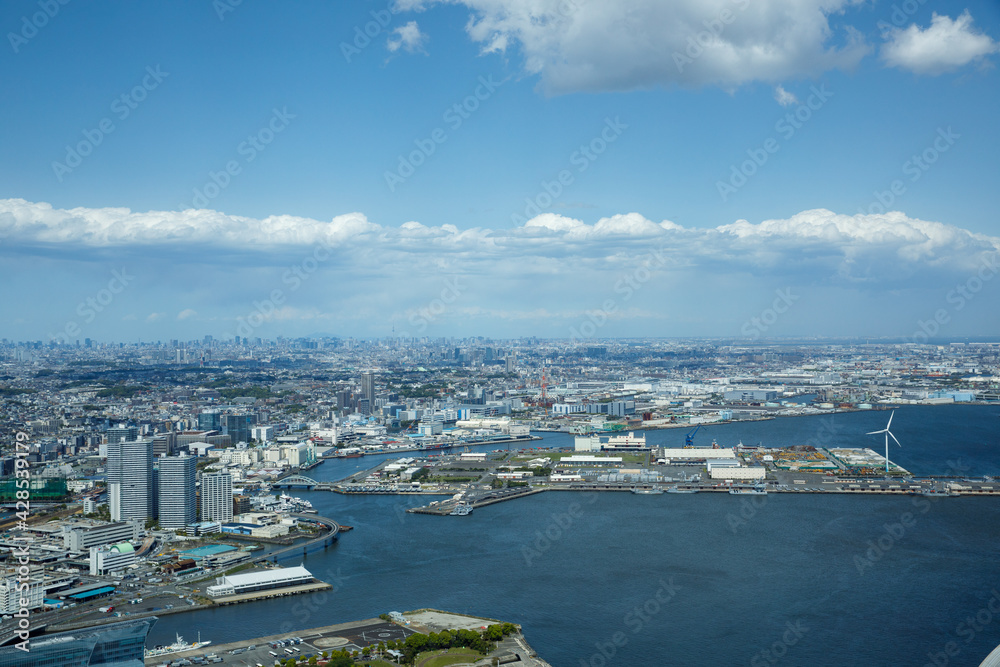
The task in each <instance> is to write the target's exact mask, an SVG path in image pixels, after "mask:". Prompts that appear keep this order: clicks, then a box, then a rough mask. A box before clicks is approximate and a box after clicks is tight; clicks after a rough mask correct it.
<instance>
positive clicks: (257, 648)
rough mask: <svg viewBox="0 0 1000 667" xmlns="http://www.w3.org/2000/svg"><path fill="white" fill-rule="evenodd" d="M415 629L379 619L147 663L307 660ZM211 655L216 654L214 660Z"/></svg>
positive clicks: (265, 664)
mask: <svg viewBox="0 0 1000 667" xmlns="http://www.w3.org/2000/svg"><path fill="white" fill-rule="evenodd" d="M411 634H413V630H409V629H407V628H403V627H400V626H398V625H394V624H392V623H386V622H384V621H381V620H378V619H369V620H367V621H358V622H356V623H345V624H341V625H333V626H328V627H325V628H316V629H313V630H307V631H305V632H299V633H298V634H294V635H293V634H286V635H273V636H269V637H262V638H260V639H256V640H247V641H242V642H233V643H229V644H220V645H218V646H206V647H204V648H203V649H199V650H196V651H185V652H182V653H175V654H168V655H164V656H157V657H154V658H147V659H146V661H145V662H146V665H154V666H157V667H159V666H164V667H189V666H192V665H194V666H198V665H211V664H216V663H218V664H222V665H231V666H234V667H257V666H258V665H260V666H261V667H269V666H270V665H273V664H274V661H275V660H285V659H287V658H292V657H294V658H297V659H305V660H308V659H309V657H311V656H313V655H316V656H319V654H321V653H322V652H323V651H327V652H329V651H337V650H348V651H360V650H361V649H363V648H364V647H366V646H372V645H376V644H378V643H379V642H387V641H391V640H401V639H406V637H408V636H409V635H411ZM209 656H215V657H217V658H218V660H217V661H216V660H213V659H211V658H209Z"/></svg>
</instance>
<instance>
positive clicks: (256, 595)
mask: <svg viewBox="0 0 1000 667" xmlns="http://www.w3.org/2000/svg"><path fill="white" fill-rule="evenodd" d="M330 588H333V586H331V585H330V584H328V583H327V582H325V581H319V582H316V583H314V584H302V585H301V586H288V587H286V588H269V589H266V590H263V591H256V592H253V593H241V594H240V595H229V596H226V597H222V598H215V599H214V600H213V602H214V603H215V605H216V606H220V607H221V606H225V605H229V604H239V603H241V602H253V601H254V600H268V599H270V598H283V597H286V596H289V595H300V594H302V593H315V592H316V591H325V590H327V589H330Z"/></svg>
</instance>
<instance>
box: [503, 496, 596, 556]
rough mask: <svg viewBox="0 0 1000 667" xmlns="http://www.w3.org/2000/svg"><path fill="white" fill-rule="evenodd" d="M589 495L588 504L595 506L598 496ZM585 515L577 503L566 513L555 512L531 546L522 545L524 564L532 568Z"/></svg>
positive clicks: (571, 504) (536, 535)
mask: <svg viewBox="0 0 1000 667" xmlns="http://www.w3.org/2000/svg"><path fill="white" fill-rule="evenodd" d="M588 495H589V498H588V499H587V504H588V505H593V504H594V502H596V501H597V494H596V493H590V494H588ZM583 515H584V511H583V506H582V505H580V503H577V502H573V503H570V504H569V507H567V508H566V511H565V512H553V513H552V514H551V515H550V517H549V523H548V524H547V525H546V526H545V528H544V529H542V530H536V531H535V539H534V540H533V541H532V542H531V543H530V544H522V545H521V555H522V556H524V564H525V565H527V566H528V567H531V566H532V565H533V564H534V562H535V561H536V560H537V559H538V558H541V557H542V555H544V554H545V553H546V552H547V551H548V550H549V549H551V548H552V545H554V544H555V543H556V542H558V541H559V540H561V539H562V538H563V536H564V535H566V532H567V531H568V530H569V529H570V528H572V527H573V525H574V524H575V523H577V522H578V521H579V520H580V519H581V518H583Z"/></svg>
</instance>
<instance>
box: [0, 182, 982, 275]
mask: <svg viewBox="0 0 1000 667" xmlns="http://www.w3.org/2000/svg"><path fill="white" fill-rule="evenodd" d="M0 236H2V237H3V238H5V239H6V240H5V245H6V248H7V250H8V251H10V250H13V249H16V250H17V252H19V253H23V254H28V255H30V254H33V253H45V252H51V251H52V250H59V251H61V252H63V253H72V254H73V255H74V256H76V257H77V258H78V259H80V260H86V259H87V256H88V251H91V252H94V253H95V255H94V256H95V257H98V258H101V259H103V258H104V257H105V256H106V253H105V252H103V251H108V250H111V251H122V250H130V251H132V252H135V253H139V254H141V253H144V252H145V253H151V252H158V253H169V252H171V251H174V252H176V253H182V254H189V253H191V252H192V251H193V250H194V249H198V250H200V251H202V252H210V253H211V254H212V255H214V256H216V257H217V256H219V255H225V254H227V253H231V254H240V255H250V256H253V259H252V261H251V263H252V264H253V265H258V266H259V265H268V264H278V265H280V264H282V263H284V261H285V259H286V258H287V257H288V256H290V255H291V256H294V255H295V254H296V253H298V254H301V253H303V252H308V251H309V250H310V248H311V247H312V246H319V247H322V248H324V249H326V250H327V251H329V252H334V253H339V256H340V257H342V258H343V261H345V262H351V261H352V258H354V259H355V260H356V259H357V258H359V257H366V258H369V257H371V256H379V255H381V256H386V255H387V253H393V254H395V255H398V256H401V257H411V258H416V257H422V256H426V255H439V256H441V257H446V258H450V259H451V260H452V261H454V262H456V263H459V262H463V261H466V262H468V263H469V265H470V266H472V265H477V264H480V263H481V262H482V261H484V260H492V261H497V262H502V261H508V260H514V261H517V260H520V259H524V258H531V257H546V258H552V259H557V260H565V261H568V262H574V263H575V262H580V261H600V262H606V263H613V262H615V261H621V262H629V261H632V259H633V258H634V256H636V255H641V254H645V253H648V252H649V250H650V246H651V245H653V246H657V247H658V249H659V252H661V253H663V254H665V255H667V256H669V257H670V258H671V262H672V264H673V265H674V266H676V267H684V268H691V267H695V266H706V265H711V266H716V265H717V264H718V263H720V262H724V263H725V264H726V265H727V266H729V267H730V271H732V272H735V271H744V270H746V271H758V272H760V271H766V272H773V273H778V274H783V273H786V272H787V271H788V270H789V267H796V269H795V270H796V272H802V271H805V272H808V273H811V278H812V279H815V280H818V281H821V280H831V279H836V280H848V281H857V282H866V281H873V280H875V279H876V278H877V279H878V280H885V279H895V280H902V279H910V278H913V277H914V276H918V275H919V274H920V273H921V272H926V271H931V270H933V271H968V270H970V269H971V268H973V267H975V266H976V265H977V264H978V263H979V262H980V261H981V260H982V257H983V256H984V255H985V254H989V253H996V252H997V251H998V250H1000V237H992V236H987V235H983V234H977V233H973V232H970V231H968V230H965V229H962V228H960V227H957V226H953V225H949V224H945V223H941V222H932V221H925V220H917V219H913V218H909V217H907V216H906V215H905V214H904V213H902V212H899V211H890V212H888V213H885V214H861V213H859V214H856V215H844V214H838V213H834V212H832V211H828V210H825V209H814V210H809V211H802V212H800V213H797V214H796V215H793V216H792V217H790V218H787V219H783V220H764V221H762V222H760V223H757V224H753V223H750V222H748V221H747V220H737V221H734V222H731V223H726V224H722V225H719V226H717V227H715V228H711V229H693V228H684V227H682V226H680V225H677V224H675V223H673V222H671V221H669V220H664V221H661V222H654V221H652V220H649V219H647V218H645V217H643V216H642V215H640V214H639V213H626V214H621V215H615V216H612V217H607V218H601V219H599V220H597V221H596V222H594V223H593V224H588V223H586V222H584V221H582V220H578V219H575V218H571V217H567V216H564V215H559V214H555V213H543V214H540V215H538V216H536V217H534V218H532V219H530V220H528V221H527V222H526V223H525V224H524V225H523V226H520V227H514V228H508V229H486V228H479V227H476V228H471V229H464V230H463V229H459V228H457V227H455V226H454V225H440V226H433V225H430V226H429V225H425V224H423V223H421V222H416V221H411V222H407V223H404V224H402V225H400V226H398V227H387V226H383V225H380V224H378V223H375V222H372V221H370V220H369V219H368V218H367V217H366V216H365V215H364V214H363V213H357V212H355V213H347V214H344V215H339V216H336V217H334V218H333V219H332V220H330V221H320V220H313V219H310V218H302V217H296V216H289V215H274V216H269V217H267V218H263V219H254V218H248V217H244V216H235V215H227V214H225V213H223V212H220V211H215V210H210V209H188V210H184V211H145V212H135V211H131V210H129V209H127V208H101V209H92V208H73V209H57V208H53V207H52V206H51V205H49V204H47V203H44V202H28V201H24V200H20V199H7V200H0ZM348 251H349V252H348ZM365 261H367V259H366V260H365ZM342 268H346V267H342Z"/></svg>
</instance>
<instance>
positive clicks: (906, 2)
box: [875, 0, 927, 39]
mask: <svg viewBox="0 0 1000 667" xmlns="http://www.w3.org/2000/svg"><path fill="white" fill-rule="evenodd" d="M926 3H927V0H903V2H900V3H898V4H893V5H892V13H891V14H889V20H890V21H892V23H889V22H888V21H885V20H882V19H879V21H878V23H876V24H875V25H876V27H877V28H878V29H879V31H881V33H882V39H888V38H889V36H890V35H891V34H892V33H893V32H895V31H896V30H897V29H901V28H905V27H906V26H908V25H909V24H910V22H911V21H912V17H913V15H914V14H916V13H917V10H918V9H920V8H921V7H923V6H924V5H925V4H926Z"/></svg>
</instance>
